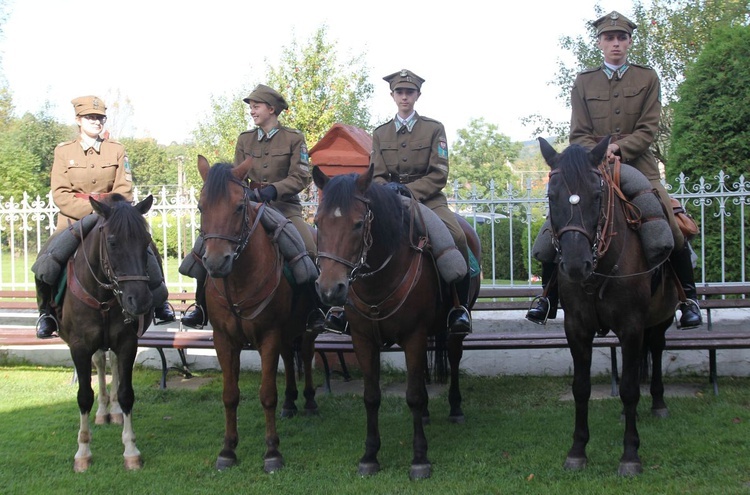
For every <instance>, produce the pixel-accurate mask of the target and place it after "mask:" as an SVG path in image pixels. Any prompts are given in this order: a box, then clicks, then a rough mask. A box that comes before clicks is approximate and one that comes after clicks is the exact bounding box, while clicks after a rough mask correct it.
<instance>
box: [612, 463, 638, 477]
mask: <svg viewBox="0 0 750 495" xmlns="http://www.w3.org/2000/svg"><path fill="white" fill-rule="evenodd" d="M642 472H643V466H641V463H640V462H621V463H620V467H619V468H617V474H619V475H620V476H638V475H639V474H641V473H642Z"/></svg>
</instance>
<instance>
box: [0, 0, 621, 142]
mask: <svg viewBox="0 0 750 495" xmlns="http://www.w3.org/2000/svg"><path fill="white" fill-rule="evenodd" d="M596 3H597V2H596V0H567V1H565V2H554V1H551V0H526V1H519V2H516V1H505V0H502V1H495V0H460V1H445V0H431V1H430V0H411V1H408V2H402V3H398V2H382V3H381V2H371V3H364V2H362V3H360V2H352V1H346V0H315V1H300V0H288V1H284V0H281V1H275V2H250V1H247V0H244V1H240V0H213V1H211V2H193V1H186V0H108V1H107V0H100V1H98V2H91V1H87V0H4V1H0V6H4V9H5V14H6V19H5V22H4V23H3V24H2V35H1V37H0V57H2V59H1V62H0V63H1V64H2V65H1V67H2V75H4V77H5V80H6V82H7V84H8V86H9V88H10V91H11V93H12V95H13V101H14V105H15V109H16V114H17V115H19V116H20V115H22V114H24V113H26V112H31V113H38V112H40V111H41V110H42V109H43V108H44V107H45V105H46V104H47V103H49V105H50V109H49V111H50V113H51V114H52V115H53V116H54V117H55V118H57V119H58V120H59V121H60V122H63V123H71V124H72V123H73V118H74V115H73V112H72V106H71V104H70V100H72V99H73V98H75V97H78V96H82V95H87V94H93V95H97V96H100V97H102V98H104V99H105V101H107V99H108V98H109V99H110V100H111V99H112V98H113V96H114V97H118V95H119V98H122V99H124V98H127V99H128V100H129V101H130V102H131V105H132V109H133V115H132V117H131V119H130V122H129V124H130V132H128V134H130V135H132V136H133V137H152V138H155V139H156V140H157V141H158V142H159V143H161V144H170V143H171V142H173V141H175V142H178V143H181V142H184V141H186V140H189V139H190V138H191V135H192V134H191V133H192V131H193V129H195V128H196V126H197V124H198V123H199V122H200V121H201V120H205V119H206V117H207V116H208V115H209V113H210V104H211V99H212V98H218V97H227V96H232V95H235V94H237V93H238V92H239V91H241V90H244V89H248V90H249V89H251V88H252V87H254V86H255V84H258V83H264V82H265V81H264V80H263V78H264V75H265V73H266V67H267V66H268V65H271V66H278V64H279V59H280V55H281V51H282V49H283V48H288V47H289V46H290V45H291V44H292V42H293V41H294V40H296V41H297V42H298V43H299V44H300V45H302V44H304V43H305V42H306V41H308V40H309V39H310V38H311V36H312V35H313V34H314V33H315V32H316V31H317V30H318V29H319V28H321V27H322V26H326V27H327V33H328V34H327V38H326V39H327V40H328V41H329V42H332V43H335V44H336V50H337V54H338V60H339V61H345V60H348V59H350V58H352V57H354V56H358V55H363V57H364V64H365V66H366V67H367V68H368V72H369V74H370V81H371V82H372V84H373V85H374V89H375V91H374V95H373V98H372V100H371V101H370V112H371V114H372V117H373V123H375V122H381V121H384V120H386V119H388V118H390V117H392V116H393V115H394V114H395V112H396V106H395V104H394V102H393V100H392V99H391V97H390V94H389V88H388V84H387V83H386V82H385V81H383V79H382V78H383V76H385V75H388V74H391V73H393V72H396V71H398V70H401V69H404V68H405V69H409V70H411V71H413V72H414V73H416V74H418V75H419V76H421V77H422V78H424V79H425V83H424V84H423V86H422V95H421V97H420V99H419V101H418V102H417V104H416V110H417V112H419V113H420V114H421V115H424V116H428V117H432V118H434V119H437V120H439V121H441V122H442V123H443V124H444V125H445V128H446V132H447V134H448V141H449V143H452V142H454V141H455V139H456V137H457V131H458V130H459V129H462V128H466V127H467V126H468V124H469V122H470V120H471V119H473V118H483V119H485V121H487V122H488V123H491V124H495V125H497V126H498V130H499V132H501V133H502V134H505V135H507V136H509V137H510V138H511V139H512V140H514V141H524V140H527V139H532V138H533V137H535V136H533V135H532V133H533V129H532V128H530V127H524V126H523V125H522V123H521V119H522V118H523V117H526V116H529V115H531V114H541V115H544V116H545V117H548V118H551V119H552V120H554V121H567V120H568V119H569V110H568V109H566V108H565V106H564V104H563V102H562V101H561V100H559V99H558V98H557V95H558V93H559V90H558V88H557V87H554V86H553V85H551V84H550V81H551V80H552V79H553V77H554V74H555V72H556V70H557V60H559V59H560V58H564V57H566V56H567V57H569V55H567V53H566V52H563V51H562V50H561V48H560V41H559V39H560V37H561V36H564V35H571V36H576V35H583V34H585V32H586V30H585V23H586V22H587V21H590V20H593V18H594V16H595V5H596ZM598 3H599V5H600V6H601V7H602V8H603V9H604V10H605V12H609V11H611V10H613V9H616V10H618V11H619V12H621V13H622V14H624V15H626V16H629V15H630V14H632V3H631V1H630V0H624V1H621V2H612V1H602V0H600V1H599V2H598ZM243 96H244V95H243ZM107 103H108V104H109V103H110V102H109V101H107ZM291 103H292V104H293V102H291ZM114 137H118V136H114ZM120 137H128V136H120Z"/></svg>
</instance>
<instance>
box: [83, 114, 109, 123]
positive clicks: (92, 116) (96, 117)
mask: <svg viewBox="0 0 750 495" xmlns="http://www.w3.org/2000/svg"><path fill="white" fill-rule="evenodd" d="M81 117H83V118H84V119H86V120H88V121H91V122H93V121H95V120H98V121H99V122H101V123H102V124H103V123H105V122H106V121H107V116H106V115H98V114H95V113H92V114H89V115H81Z"/></svg>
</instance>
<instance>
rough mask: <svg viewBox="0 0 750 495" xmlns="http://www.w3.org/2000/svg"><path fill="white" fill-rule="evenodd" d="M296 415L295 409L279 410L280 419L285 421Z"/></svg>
mask: <svg viewBox="0 0 750 495" xmlns="http://www.w3.org/2000/svg"><path fill="white" fill-rule="evenodd" d="M296 415H297V409H287V408H284V409H282V410H281V418H282V419H287V418H293V417H295V416H296Z"/></svg>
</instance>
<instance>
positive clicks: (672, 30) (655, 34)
mask: <svg viewBox="0 0 750 495" xmlns="http://www.w3.org/2000/svg"><path fill="white" fill-rule="evenodd" d="M648 4H649V6H648V8H647V7H646V6H644V2H642V1H640V0H634V2H633V10H632V12H631V13H628V12H622V14H624V15H626V16H627V17H629V18H630V19H632V20H633V21H634V22H635V23H636V24H637V25H638V29H636V30H635V32H634V33H633V46H632V48H631V49H630V52H629V59H630V61H631V62H634V63H640V64H645V65H649V66H651V67H653V68H654V69H655V70H656V71H657V73H658V74H659V77H660V79H661V85H662V105H663V108H662V119H661V126H660V129H659V134H658V136H657V139H656V141H655V143H654V147H653V148H654V152H655V154H656V157H657V158H658V159H659V160H661V161H662V162H664V163H667V161H668V156H667V149H668V143H669V137H670V129H671V122H672V110H671V104H672V103H673V102H674V101H675V100H676V98H677V96H676V91H677V87H678V86H679V85H680V83H681V82H682V81H683V80H684V74H685V67H687V66H688V65H689V64H690V63H691V62H692V61H694V60H695V59H696V57H697V56H698V54H699V53H700V52H701V49H702V48H703V46H704V45H705V44H706V42H707V41H708V40H710V39H711V37H712V32H713V30H714V29H715V28H716V27H719V26H727V25H733V24H740V25H747V23H748V19H750V4H749V3H748V2H747V1H746V0H653V1H651V2H648ZM604 14H605V12H604V10H603V9H602V8H601V6H600V5H598V4H597V5H596V6H595V7H594V15H593V16H592V17H591V19H592V20H593V19H596V18H598V17H600V16H602V15H604ZM584 22H585V21H584ZM560 43H561V46H562V48H563V50H565V51H567V52H569V53H570V54H572V55H573V59H574V60H575V61H574V63H573V64H572V65H571V64H569V63H567V62H566V61H564V60H562V59H558V70H557V71H556V73H555V76H554V78H553V80H552V81H550V83H551V84H554V85H556V86H557V87H558V88H559V95H558V98H559V99H561V100H563V101H564V102H565V103H566V104H567V105H568V106H570V88H571V87H572V85H573V80H574V79H575V76H576V74H577V73H578V72H579V71H581V70H583V69H585V68H588V67H595V66H597V65H599V64H601V53H600V51H599V49H598V48H597V46H596V32H595V30H594V28H593V26H591V25H589V26H588V33H587V35H586V36H585V37H584V36H577V37H572V36H563V37H561V38H560ZM525 120H526V122H527V123H529V124H536V125H537V126H538V128H537V130H538V131H539V133H540V134H542V133H545V131H546V132H547V133H551V134H553V135H559V136H567V134H568V127H569V124H568V123H559V122H558V123H553V122H550V121H549V120H546V121H545V119H543V118H542V117H541V116H538V115H536V116H530V117H528V118H527V119H525Z"/></svg>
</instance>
